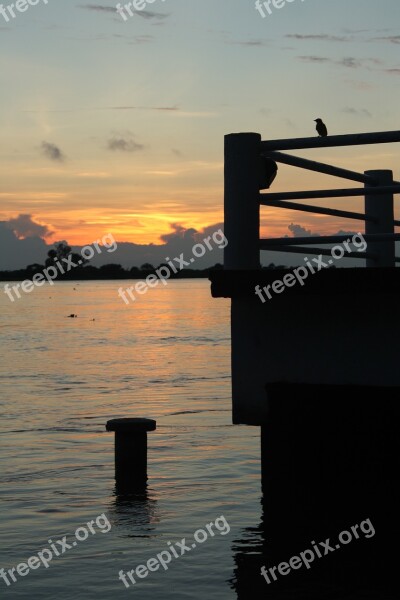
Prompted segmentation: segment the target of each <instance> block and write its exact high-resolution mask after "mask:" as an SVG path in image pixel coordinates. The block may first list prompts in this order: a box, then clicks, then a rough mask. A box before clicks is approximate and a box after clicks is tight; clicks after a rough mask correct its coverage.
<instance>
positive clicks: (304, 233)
mask: <svg viewBox="0 0 400 600" xmlns="http://www.w3.org/2000/svg"><path fill="white" fill-rule="evenodd" d="M288 229H289V231H290V232H291V233H292V234H293V237H308V236H310V237H315V236H319V235H320V234H319V233H312V231H311V230H310V229H305V227H303V226H302V225H296V224H295V223H291V224H290V225H289V226H288Z"/></svg>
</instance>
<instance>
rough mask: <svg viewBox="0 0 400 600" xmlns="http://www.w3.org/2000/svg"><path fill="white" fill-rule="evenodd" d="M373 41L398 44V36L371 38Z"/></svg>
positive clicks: (399, 36)
mask: <svg viewBox="0 0 400 600" xmlns="http://www.w3.org/2000/svg"><path fill="white" fill-rule="evenodd" d="M372 40H373V41H378V42H389V43H390V44H400V35H386V36H383V37H376V38H372Z"/></svg>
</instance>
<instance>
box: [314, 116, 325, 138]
mask: <svg viewBox="0 0 400 600" xmlns="http://www.w3.org/2000/svg"><path fill="white" fill-rule="evenodd" d="M314 121H315V122H316V124H317V127H316V130H317V132H318V135H319V137H326V136H327V135H328V130H327V128H326V125H325V123H324V122H323V121H322V119H314Z"/></svg>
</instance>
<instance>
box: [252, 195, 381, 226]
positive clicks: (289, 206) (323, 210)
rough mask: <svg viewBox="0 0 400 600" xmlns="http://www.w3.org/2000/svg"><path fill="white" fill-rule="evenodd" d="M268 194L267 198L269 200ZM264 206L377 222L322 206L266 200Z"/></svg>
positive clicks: (359, 215)
mask: <svg viewBox="0 0 400 600" xmlns="http://www.w3.org/2000/svg"><path fill="white" fill-rule="evenodd" d="M267 196H268V195H267V194H266V195H265V198H267ZM262 204H263V205H264V206H274V207H275V208H287V209H289V210H301V211H302V212H310V213H316V214H319V215H332V216H333V217H344V218H346V219H359V220H360V221H372V222H376V219H375V218H374V217H370V216H366V215H365V214H363V213H357V212H350V211H347V210H338V209H336V208H324V207H322V206H310V205H309V204H298V203H297V202H284V201H282V200H269V199H268V201H267V200H264V201H263V202H262Z"/></svg>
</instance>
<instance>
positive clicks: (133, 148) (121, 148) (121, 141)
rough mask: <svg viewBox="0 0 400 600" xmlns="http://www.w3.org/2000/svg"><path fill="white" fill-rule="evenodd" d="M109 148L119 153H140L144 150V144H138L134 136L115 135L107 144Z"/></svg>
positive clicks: (126, 134) (128, 134) (130, 134)
mask: <svg viewBox="0 0 400 600" xmlns="http://www.w3.org/2000/svg"><path fill="white" fill-rule="evenodd" d="M107 148H108V149H109V150H112V151H117V152H140V151H142V150H144V148H145V147H144V146H143V144H138V143H137V142H135V140H134V138H133V134H132V133H130V132H127V133H125V134H115V135H114V136H113V137H112V138H110V139H109V140H108V142H107Z"/></svg>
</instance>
